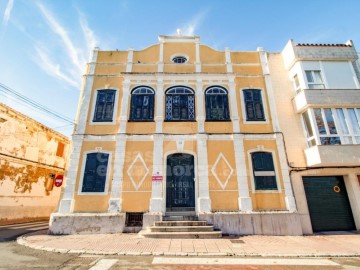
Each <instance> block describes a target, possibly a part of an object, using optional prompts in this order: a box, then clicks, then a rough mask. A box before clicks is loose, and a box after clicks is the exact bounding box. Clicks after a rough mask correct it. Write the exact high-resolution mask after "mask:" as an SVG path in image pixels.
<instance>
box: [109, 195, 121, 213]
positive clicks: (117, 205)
mask: <svg viewBox="0 0 360 270" xmlns="http://www.w3.org/2000/svg"><path fill="white" fill-rule="evenodd" d="M120 211H121V199H120V198H112V199H110V200H109V208H108V212H109V213H118V212H120Z"/></svg>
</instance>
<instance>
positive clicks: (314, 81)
mask: <svg viewBox="0 0 360 270" xmlns="http://www.w3.org/2000/svg"><path fill="white" fill-rule="evenodd" d="M305 74H306V80H307V82H308V87H309V89H324V83H323V80H322V78H321V72H320V70H305Z"/></svg>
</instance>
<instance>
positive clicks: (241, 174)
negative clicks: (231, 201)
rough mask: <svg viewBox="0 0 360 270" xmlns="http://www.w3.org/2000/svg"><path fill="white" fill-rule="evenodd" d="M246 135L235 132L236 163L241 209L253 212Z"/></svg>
mask: <svg viewBox="0 0 360 270" xmlns="http://www.w3.org/2000/svg"><path fill="white" fill-rule="evenodd" d="M244 137H245V136H244V135H241V134H234V153H235V164H236V176H237V183H238V191H239V198H238V205H239V209H240V211H244V212H251V211H252V201H251V198H250V193H249V184H248V178H247V170H246V161H245V151H244Z"/></svg>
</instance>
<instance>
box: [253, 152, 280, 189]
mask: <svg viewBox="0 0 360 270" xmlns="http://www.w3.org/2000/svg"><path fill="white" fill-rule="evenodd" d="M251 159H252V165H253V173H254V182H255V190H277V183H276V177H275V169H274V161H273V157H272V153H269V152H254V153H252V154H251Z"/></svg>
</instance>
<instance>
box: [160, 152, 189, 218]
mask: <svg viewBox="0 0 360 270" xmlns="http://www.w3.org/2000/svg"><path fill="white" fill-rule="evenodd" d="M194 177H195V176H194V156H192V155H189V154H181V153H176V154H173V155H169V156H168V157H167V166H166V209H167V210H168V211H184V210H186V211H191V210H195V182H194Z"/></svg>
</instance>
